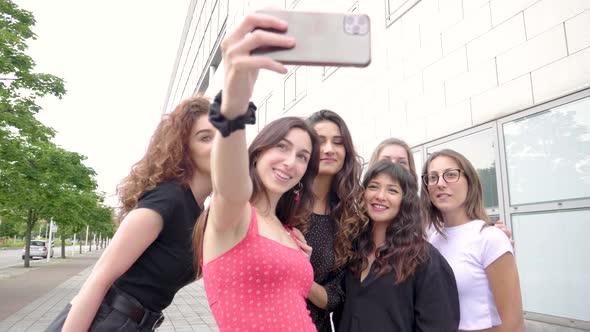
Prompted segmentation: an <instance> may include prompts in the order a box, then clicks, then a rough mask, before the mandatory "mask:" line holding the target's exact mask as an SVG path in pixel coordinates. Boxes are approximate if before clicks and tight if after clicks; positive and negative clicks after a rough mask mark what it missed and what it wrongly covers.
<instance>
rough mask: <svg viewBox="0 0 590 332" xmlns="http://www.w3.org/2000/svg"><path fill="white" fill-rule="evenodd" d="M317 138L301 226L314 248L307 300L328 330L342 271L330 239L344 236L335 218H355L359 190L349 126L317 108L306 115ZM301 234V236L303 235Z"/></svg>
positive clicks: (316, 319)
mask: <svg viewBox="0 0 590 332" xmlns="http://www.w3.org/2000/svg"><path fill="white" fill-rule="evenodd" d="M308 122H309V124H310V125H311V126H312V127H313V128H314V130H315V131H316V133H317V134H318V137H319V139H320V168H319V173H318V175H317V176H316V178H315V180H314V182H313V193H314V199H315V203H314V207H313V214H312V215H311V217H310V220H308V222H307V223H305V224H304V225H303V226H302V227H301V230H302V231H303V233H304V234H305V240H306V241H307V243H308V244H309V245H310V246H311V247H312V248H313V251H312V255H311V258H310V260H311V264H312V266H313V269H314V284H313V286H312V289H311V292H310V293H309V296H308V300H307V307H308V309H309V311H310V313H311V318H312V320H313V322H314V324H315V325H316V327H317V329H318V331H319V332H324V331H332V328H331V324H330V312H332V311H334V310H335V309H336V308H338V307H339V306H340V305H341V304H342V301H343V300H344V293H343V291H342V285H341V282H342V277H343V276H344V271H343V269H342V268H340V269H337V268H336V266H337V265H338V264H337V262H336V260H335V257H336V255H335V245H334V243H335V241H337V240H340V239H342V240H344V241H348V237H347V236H346V234H342V233H341V231H340V226H339V225H340V224H341V223H342V222H345V221H346V220H348V221H349V222H352V221H355V220H358V216H357V214H356V212H357V210H358V209H357V208H356V205H357V203H356V200H357V198H358V197H359V195H360V192H361V187H360V174H361V165H362V163H361V161H360V157H359V156H358V155H357V154H356V152H355V149H354V145H353V144H352V138H351V135H350V131H349V130H348V127H347V126H346V123H345V122H344V120H343V119H342V118H341V117H340V116H339V115H338V114H336V113H335V112H332V111H329V110H322V111H318V112H315V113H313V114H312V115H311V116H310V117H309V118H308ZM305 240H304V241H305Z"/></svg>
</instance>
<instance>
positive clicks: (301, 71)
mask: <svg viewBox="0 0 590 332" xmlns="http://www.w3.org/2000/svg"><path fill="white" fill-rule="evenodd" d="M306 68H307V67H297V68H295V98H296V99H299V98H300V97H301V96H302V95H303V94H305V92H306V91H307V77H306V74H307V69H306Z"/></svg>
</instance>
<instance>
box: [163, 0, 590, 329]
mask: <svg viewBox="0 0 590 332" xmlns="http://www.w3.org/2000/svg"><path fill="white" fill-rule="evenodd" d="M269 6H271V7H275V8H277V7H278V8H288V9H296V10H313V11H338V12H346V11H359V12H362V13H366V14H368V15H369V16H370V17H371V22H372V27H371V29H372V58H373V59H372V63H371V65H370V66H369V67H368V68H364V69H356V68H333V67H292V68H290V72H289V73H288V74H287V75H277V74H271V73H262V74H261V76H260V78H259V81H258V83H257V85H256V89H255V95H254V98H253V99H254V102H255V103H256V104H257V105H258V107H259V111H258V122H257V125H256V126H253V127H252V128H249V129H248V137H250V138H253V137H254V135H255V134H256V132H257V131H258V130H259V129H260V128H262V126H264V124H266V123H268V122H270V121H272V120H274V119H277V118H279V117H281V116H286V115H289V116H307V115H309V114H311V113H312V112H314V111H317V110H320V109H331V110H333V111H336V112H338V113H339V114H341V115H342V117H343V118H344V119H345V120H346V122H347V124H348V125H349V127H350V129H351V132H352V135H353V140H354V142H355V146H356V147H357V150H358V151H359V153H360V154H361V155H362V156H363V157H364V158H365V160H368V158H369V157H370V154H371V152H372V150H373V149H374V148H375V146H376V145H377V143H378V142H380V141H381V140H383V139H385V138H389V137H397V138H401V139H403V140H405V141H406V142H408V144H410V146H412V147H413V153H414V158H415V160H416V164H417V165H418V166H419V168H420V167H421V164H422V163H423V162H424V160H425V158H426V156H427V155H428V153H430V152H432V151H436V150H439V149H442V148H452V149H454V150H457V151H459V152H461V153H462V154H464V155H465V156H466V157H467V158H469V159H470V160H471V162H472V163H473V164H474V166H475V167H476V168H477V169H478V171H479V173H480V176H481V178H482V181H483V183H484V187H485V189H484V191H485V204H486V209H487V212H488V214H489V215H490V216H491V217H492V218H493V219H496V220H497V219H502V220H505V221H506V223H507V224H508V225H509V227H510V228H511V230H512V232H513V235H514V240H515V255H516V260H517V263H518V268H519V272H520V278H521V287H522V296H523V305H524V310H525V318H526V323H527V331H580V330H582V331H590V282H589V281H590V259H588V257H587V254H585V253H587V252H590V240H588V239H587V238H588V237H589V236H590V0H323V1H318V0H315V1H312V0H274V1H268V0H266V1H261V0H259V1H257V0H249V1H248V0H243V1H238V0H235V1H232V2H231V3H230V1H229V0H193V1H192V2H191V5H190V7H189V10H188V13H187V18H186V23H185V29H184V31H183V36H182V41H181V44H180V47H179V50H178V56H177V59H176V64H175V67H174V68H173V74H172V77H171V81H170V86H169V91H168V97H167V100H166V103H165V105H164V112H169V111H171V110H172V109H173V108H174V106H175V105H177V104H178V103H179V102H180V101H181V100H182V99H185V98H187V97H189V96H191V95H193V94H195V93H197V92H205V93H206V94H207V95H209V96H214V95H215V93H216V92H217V91H218V90H219V89H220V88H221V85H222V80H223V77H222V76H223V68H222V66H221V56H220V51H219V44H220V42H221V40H222V39H223V37H224V35H225V33H226V32H227V31H231V30H232V28H233V26H234V25H235V24H236V23H237V22H239V21H240V20H241V18H242V17H243V16H244V15H245V14H248V13H250V12H253V11H255V10H256V9H259V8H264V7H269ZM419 171H420V170H419Z"/></svg>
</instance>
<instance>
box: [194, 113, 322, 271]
mask: <svg viewBox="0 0 590 332" xmlns="http://www.w3.org/2000/svg"><path fill="white" fill-rule="evenodd" d="M295 128H299V129H301V130H303V131H305V132H306V133H307V134H308V135H309V138H310V139H311V147H312V150H311V156H310V158H309V161H308V164H307V169H306V170H305V173H304V174H303V177H302V178H301V181H300V182H301V184H302V185H303V187H302V189H301V191H300V192H299V200H298V201H296V200H295V193H294V192H293V191H292V190H289V191H287V192H285V193H284V194H283V195H282V196H281V198H280V199H279V202H278V203H277V207H276V210H275V213H276V215H277V217H278V218H279V220H280V221H281V223H283V224H285V225H288V226H290V227H296V226H298V225H300V224H301V223H302V222H303V221H305V220H307V219H309V216H310V214H311V211H312V209H313V192H312V184H313V179H314V178H315V176H316V175H317V173H318V167H319V159H320V153H319V146H318V139H317V135H316V133H315V131H314V130H313V129H311V128H310V127H309V125H308V124H307V123H306V122H305V121H304V120H302V119H301V118H297V117H284V118H280V119H277V120H275V121H273V122H271V123H269V124H267V125H266V126H265V127H264V128H263V129H262V130H261V131H260V133H258V135H257V136H256V138H254V141H252V143H251V144H250V147H249V148H248V157H249V169H250V178H251V179H252V196H251V197H250V202H254V201H256V200H259V199H267V200H268V199H269V196H268V192H267V191H266V188H265V187H264V185H263V183H262V180H261V179H260V177H259V176H258V173H257V172H256V167H255V166H256V165H255V160H256V159H257V157H258V156H259V155H260V154H261V153H263V152H265V151H266V150H268V149H270V148H272V147H274V146H276V145H277V144H278V143H279V142H280V141H281V140H282V139H284V138H285V136H287V135H288V134H289V131H291V129H295ZM208 214H209V208H207V209H206V210H205V211H203V213H201V215H200V216H199V219H198V220H197V223H196V225H195V228H194V231H193V252H194V255H193V257H194V265H195V271H196V275H197V279H199V278H200V277H201V274H202V269H201V262H200V260H201V251H202V248H203V237H204V235H205V227H206V226H207V217H208Z"/></svg>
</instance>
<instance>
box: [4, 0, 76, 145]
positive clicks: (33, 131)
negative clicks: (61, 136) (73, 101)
mask: <svg viewBox="0 0 590 332" xmlns="http://www.w3.org/2000/svg"><path fill="white" fill-rule="evenodd" d="M0 14H2V15H0V80H1V83H2V84H0V143H2V144H4V143H5V141H6V140H8V139H11V135H8V134H9V133H15V134H16V136H17V137H18V136H20V137H26V138H27V139H28V140H30V141H36V140H45V141H47V140H49V139H50V138H52V137H53V136H54V135H55V132H54V131H53V129H51V128H49V127H47V126H45V125H43V124H42V123H41V122H39V121H38V120H37V119H36V118H35V114H37V113H38V112H39V110H40V109H41V107H40V106H39V105H37V102H36V101H37V98H39V97H43V96H46V95H53V96H56V97H58V98H61V97H62V96H63V95H64V94H65V92H66V91H65V88H64V82H63V80H62V79H61V78H59V77H56V76H53V75H50V74H42V73H35V72H34V71H33V69H34V67H35V62H34V61H33V59H32V58H31V57H30V56H28V55H27V54H25V51H26V50H27V48H28V46H27V41H28V40H30V39H35V38H36V35H35V34H34V33H33V31H32V27H33V26H34V25H35V18H34V17H33V14H32V13H30V12H28V11H26V10H22V9H20V8H18V6H17V5H16V4H14V3H13V2H12V1H9V0H0Z"/></svg>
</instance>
